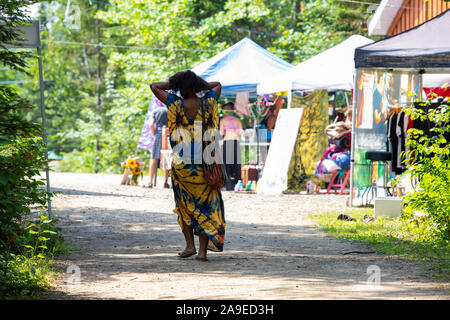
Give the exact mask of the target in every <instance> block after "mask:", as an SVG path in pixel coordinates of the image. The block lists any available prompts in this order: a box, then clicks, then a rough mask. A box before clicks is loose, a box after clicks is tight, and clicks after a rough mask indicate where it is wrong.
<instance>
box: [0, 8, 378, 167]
mask: <svg viewBox="0 0 450 320" xmlns="http://www.w3.org/2000/svg"><path fill="white" fill-rule="evenodd" d="M371 2H374V3H378V1H374V0H370V1H352V0H346V1H338V0H327V1H312V0H302V1H298V0H270V1H264V0H201V1H196V0H172V1H158V0H110V1H95V0H90V1H88V0H72V1H67V0H57V1H46V2H41V5H40V8H39V20H40V23H41V24H42V25H44V26H45V29H44V30H42V31H41V39H42V43H43V59H44V60H43V67H44V81H45V88H46V92H45V95H46V100H45V101H46V114H47V117H48V118H47V123H48V128H47V134H48V144H49V151H50V154H51V155H53V156H54V155H62V156H64V160H63V161H61V166H60V169H61V170H64V171H81V172H109V173H119V172H120V171H121V168H120V162H121V161H124V160H125V159H126V158H127V157H128V156H129V155H131V154H137V155H140V156H142V159H143V160H145V161H147V160H148V158H149V152H148V151H143V150H139V149H136V146H137V143H138V140H139V136H140V132H141V129H142V125H143V122H144V120H145V116H146V113H147V109H148V105H149V102H150V99H151V91H150V89H149V84H150V83H151V82H153V81H161V80H165V79H167V78H168V77H169V76H170V75H171V74H173V73H174V72H176V71H180V70H184V69H189V68H193V67H194V66H195V65H197V64H199V63H201V62H203V61H205V60H206V59H208V58H210V57H212V56H214V55H215V54H217V53H219V52H220V51H222V50H224V49H226V48H227V47H229V46H231V45H233V44H234V43H236V42H238V41H239V40H241V39H242V38H244V37H249V38H251V39H252V40H253V41H255V42H256V43H258V44H259V45H261V46H262V47H264V48H266V49H267V50H269V51H271V52H273V53H274V54H276V55H277V56H279V57H281V58H282V59H285V60H286V61H288V62H290V63H292V64H294V65H295V64H298V63H300V62H302V61H304V60H305V59H308V58H310V57H312V56H314V55H316V54H317V53H319V52H321V51H323V50H326V49H328V48H331V47H332V46H334V45H336V44H338V43H340V42H341V41H343V40H345V39H347V38H348V37H349V36H350V35H352V34H360V35H363V36H367V19H368V18H369V17H370V16H371V14H372V13H373V10H374V6H373V5H371ZM77 17H79V20H77ZM336 63H338V62H336ZM29 65H30V67H29V69H30V70H29V72H30V73H31V74H32V75H34V77H29V76H26V75H24V74H17V73H15V72H13V71H11V70H7V69H2V70H1V71H0V81H2V83H8V84H11V85H13V86H15V88H16V89H17V90H18V91H19V92H20V94H21V95H22V96H24V97H26V98H27V99H29V100H31V102H32V103H33V104H35V105H39V103H38V97H39V96H38V90H39V82H38V72H37V71H38V69H37V68H38V67H37V63H35V60H33V59H31V60H30V61H29ZM236 76H237V77H238V76H239V75H236ZM29 117H30V119H32V120H33V121H36V122H40V114H39V112H38V109H37V108H36V110H35V111H34V112H31V113H30V114H29Z"/></svg>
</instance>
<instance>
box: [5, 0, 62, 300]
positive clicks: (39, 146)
mask: <svg viewBox="0 0 450 320" xmlns="http://www.w3.org/2000/svg"><path fill="white" fill-rule="evenodd" d="M32 2H33V1H22V0H21V1H16V0H0V9H1V11H0V20H1V22H2V24H0V41H1V42H14V41H16V40H18V39H20V34H19V33H18V32H16V31H14V30H15V29H14V28H15V27H17V26H20V25H21V24H22V23H24V22H27V21H28V18H27V17H26V13H25V12H23V11H22V10H21V9H20V8H21V7H22V6H23V5H26V4H30V3H32ZM7 16H8V18H6V17H7ZM31 56H32V55H31V54H30V53H26V52H23V51H12V50H7V49H5V48H3V46H2V48H1V49H0V61H1V63H2V66H3V67H5V69H7V71H11V70H16V71H20V72H22V73H23V72H25V71H26V70H27V63H26V59H27V58H29V57H31ZM33 108H34V107H33V105H32V104H31V103H30V102H28V101H27V100H26V99H24V98H22V96H21V95H20V94H19V93H18V91H17V90H15V89H14V88H12V87H6V86H3V85H1V86H0V298H11V297H22V296H30V295H31V296H33V294H35V290H36V289H37V288H42V287H45V286H46V285H47V284H48V279H47V278H48V275H49V273H48V268H49V258H50V256H51V255H52V253H53V252H54V249H55V248H57V247H60V244H59V243H60V241H61V239H60V238H59V236H58V235H57V234H56V231H55V228H54V227H53V226H52V225H51V223H50V221H49V220H48V219H47V217H45V216H41V218H40V221H39V223H38V224H33V225H31V226H30V227H29V228H25V226H26V224H27V223H28V221H29V219H30V216H31V215H32V214H33V211H44V210H45V209H46V202H47V196H48V195H47V193H46V191H45V189H44V188H43V187H44V186H45V180H44V179H42V178H41V176H40V170H42V169H43V168H44V164H45V162H46V159H45V154H44V150H45V145H44V143H43V138H42V128H41V126H40V125H38V124H36V123H34V122H33V121H30V118H29V114H30V112H32V111H33ZM49 196H50V195H49ZM44 225H45V227H44ZM52 229H53V230H52ZM30 247H32V248H33V250H30Z"/></svg>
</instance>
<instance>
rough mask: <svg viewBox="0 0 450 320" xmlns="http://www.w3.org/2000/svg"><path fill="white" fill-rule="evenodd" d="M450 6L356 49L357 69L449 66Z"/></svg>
mask: <svg viewBox="0 0 450 320" xmlns="http://www.w3.org/2000/svg"><path fill="white" fill-rule="evenodd" d="M449 34H450V9H449V10H447V11H445V12H443V13H441V14H440V15H438V16H436V17H434V18H433V19H431V20H429V21H427V22H424V23H422V24H421V25H419V26H417V27H414V28H412V29H409V30H407V31H405V32H402V33H399V34H397V35H395V36H392V37H389V38H386V39H383V40H379V41H377V42H375V43H372V44H368V45H365V46H363V47H361V48H358V49H356V50H355V66H356V67H357V68H364V67H365V68H424V69H425V68H449V67H450V42H449V41H448V35H449Z"/></svg>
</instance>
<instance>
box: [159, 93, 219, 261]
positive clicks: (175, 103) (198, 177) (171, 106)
mask: <svg viewBox="0 0 450 320" xmlns="http://www.w3.org/2000/svg"><path fill="white" fill-rule="evenodd" d="M202 100H203V105H204V106H203V109H204V110H205V123H206V127H207V129H217V128H218V122H219V114H218V106H217V95H216V93H215V92H214V91H208V92H207V93H206V94H205V95H204V96H203V97H202ZM167 106H168V120H169V121H168V122H169V134H170V144H171V146H172V150H173V160H172V187H173V192H174V196H175V205H176V208H175V209H174V212H175V213H176V214H177V215H178V223H179V225H180V227H181V228H182V229H183V226H184V225H187V226H190V227H192V228H193V230H194V234H196V235H199V234H204V235H207V236H208V238H209V243H208V249H209V250H212V251H218V252H221V251H223V245H224V239H225V216H224V213H225V212H224V204H223V200H222V194H221V192H220V190H218V189H216V188H213V187H211V186H209V185H208V184H207V183H206V180H205V178H204V175H203V166H202V164H201V162H200V161H201V160H200V159H201V154H202V152H201V136H202V130H201V123H202V110H201V107H200V103H199V106H198V109H197V113H196V115H195V118H194V119H190V118H188V116H187V115H186V112H185V110H184V102H183V99H182V98H180V97H178V96H176V95H174V94H172V93H169V95H168V97H167ZM194 138H195V140H194ZM191 141H198V142H197V143H192V144H191V143H190V142H191ZM183 143H185V147H184V148H182V150H179V149H180V148H179V146H180V145H182V144H183ZM177 144H178V147H177Z"/></svg>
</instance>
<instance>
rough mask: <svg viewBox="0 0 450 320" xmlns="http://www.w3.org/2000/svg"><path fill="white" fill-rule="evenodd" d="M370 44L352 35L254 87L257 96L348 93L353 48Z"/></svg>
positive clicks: (350, 86)
mask: <svg viewBox="0 0 450 320" xmlns="http://www.w3.org/2000/svg"><path fill="white" fill-rule="evenodd" d="M372 42H373V40H370V39H368V38H365V37H363V36H359V35H353V36H351V37H350V38H348V39H347V40H345V41H343V42H341V43H340V44H338V45H337V46H335V47H333V48H331V49H328V50H326V51H324V52H321V53H319V54H318V55H316V56H314V57H312V58H310V59H308V60H306V61H304V62H302V63H300V64H298V65H296V66H295V67H293V68H291V69H289V70H287V71H285V72H283V73H280V74H278V75H277V76H276V77H273V78H271V79H269V80H267V81H264V82H262V83H260V84H259V85H258V87H257V92H258V94H265V93H273V92H281V91H290V90H315V89H327V90H352V89H353V73H354V70H355V63H354V59H353V57H354V55H355V49H356V48H357V47H360V46H363V45H366V44H369V43H372Z"/></svg>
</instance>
